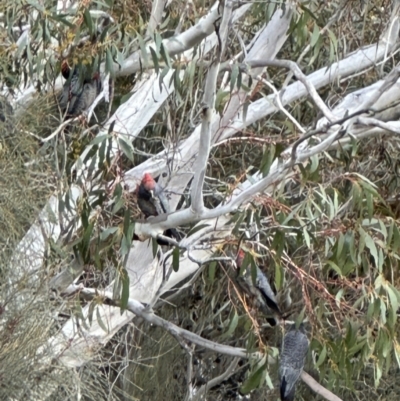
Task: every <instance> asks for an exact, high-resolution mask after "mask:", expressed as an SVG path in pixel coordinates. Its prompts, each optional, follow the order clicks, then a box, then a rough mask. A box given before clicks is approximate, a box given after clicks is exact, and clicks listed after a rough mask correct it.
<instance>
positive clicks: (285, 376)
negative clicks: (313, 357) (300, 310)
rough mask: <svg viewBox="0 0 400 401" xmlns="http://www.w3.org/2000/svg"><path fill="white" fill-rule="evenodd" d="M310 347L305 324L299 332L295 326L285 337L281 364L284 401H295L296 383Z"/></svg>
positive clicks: (282, 398)
mask: <svg viewBox="0 0 400 401" xmlns="http://www.w3.org/2000/svg"><path fill="white" fill-rule="evenodd" d="M308 345H309V341H308V338H307V335H306V333H305V329H304V325H303V324H301V325H300V327H299V328H298V330H296V326H295V325H293V326H292V328H291V329H290V330H289V331H288V332H287V333H286V334H285V336H284V337H283V343H282V349H281V356H280V364H279V379H280V383H281V387H280V392H281V400H282V401H293V400H294V393H295V391H296V383H297V381H298V380H299V377H300V375H301V372H302V371H303V368H304V362H305V359H306V355H307V351H308Z"/></svg>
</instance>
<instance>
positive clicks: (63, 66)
mask: <svg viewBox="0 0 400 401" xmlns="http://www.w3.org/2000/svg"><path fill="white" fill-rule="evenodd" d="M70 72H71V67H70V66H69V64H68V61H67V60H63V61H62V62H61V73H62V75H63V77H64V78H65V79H68V77H69V73H70Z"/></svg>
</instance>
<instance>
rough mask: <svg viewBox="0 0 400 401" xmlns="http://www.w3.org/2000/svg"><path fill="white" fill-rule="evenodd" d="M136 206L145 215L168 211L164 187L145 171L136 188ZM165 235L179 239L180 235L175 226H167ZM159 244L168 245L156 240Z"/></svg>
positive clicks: (156, 214) (155, 214)
mask: <svg viewBox="0 0 400 401" xmlns="http://www.w3.org/2000/svg"><path fill="white" fill-rule="evenodd" d="M136 191H137V199H138V206H139V208H140V210H141V211H142V213H143V214H144V215H145V217H146V218H147V217H150V216H158V215H160V214H165V213H169V212H170V211H171V210H170V206H169V202H168V199H167V197H166V196H165V193H164V188H162V187H161V185H160V184H158V183H157V182H155V181H154V178H153V177H152V176H151V175H150V174H149V173H145V174H144V175H143V179H142V181H141V182H140V185H139V186H138V187H137V189H136ZM165 235H166V236H167V237H174V238H175V239H176V240H178V241H179V240H180V239H181V236H180V234H179V233H178V231H177V230H176V229H175V228H169V229H168V230H166V231H165ZM157 242H158V243H159V244H160V245H168V244H167V243H166V242H165V241H162V240H158V241H157Z"/></svg>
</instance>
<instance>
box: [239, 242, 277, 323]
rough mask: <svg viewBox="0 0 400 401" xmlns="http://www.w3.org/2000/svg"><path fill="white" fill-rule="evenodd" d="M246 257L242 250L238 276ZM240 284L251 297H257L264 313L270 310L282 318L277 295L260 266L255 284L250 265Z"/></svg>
mask: <svg viewBox="0 0 400 401" xmlns="http://www.w3.org/2000/svg"><path fill="white" fill-rule="evenodd" d="M244 256H245V253H244V252H243V250H241V249H240V250H239V252H238V255H237V258H236V265H237V267H238V274H239V273H240V268H241V267H242V263H243V259H244ZM238 282H239V285H240V286H241V287H242V288H243V289H244V291H245V292H247V293H248V294H249V295H250V296H253V297H255V299H256V300H257V303H258V307H260V308H261V309H262V310H263V311H264V312H265V311H269V310H270V311H271V312H273V314H274V315H277V316H278V317H279V318H280V317H281V315H282V314H281V311H280V309H279V306H278V303H277V300H276V296H275V293H274V291H273V290H272V288H271V285H270V283H269V281H268V278H267V276H266V275H265V274H264V273H263V272H262V271H261V269H260V268H259V267H258V266H257V267H256V277H255V281H254V282H253V278H252V274H251V266H250V265H248V266H246V269H245V270H244V272H243V274H242V275H241V276H239V277H238Z"/></svg>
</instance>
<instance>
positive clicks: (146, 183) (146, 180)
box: [141, 173, 156, 191]
mask: <svg viewBox="0 0 400 401" xmlns="http://www.w3.org/2000/svg"><path fill="white" fill-rule="evenodd" d="M141 184H142V185H143V187H144V188H145V189H147V190H148V191H152V190H153V189H154V188H155V187H156V182H155V181H154V178H153V177H152V176H151V174H150V173H144V175H143V178H142V183H141Z"/></svg>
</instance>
